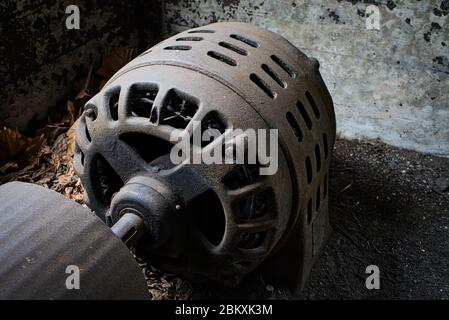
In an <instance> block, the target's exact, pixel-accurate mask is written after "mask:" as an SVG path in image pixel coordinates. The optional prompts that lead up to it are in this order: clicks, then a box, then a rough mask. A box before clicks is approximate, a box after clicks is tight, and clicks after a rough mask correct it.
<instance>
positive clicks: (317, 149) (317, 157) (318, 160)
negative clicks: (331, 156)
mask: <svg viewBox="0 0 449 320" xmlns="http://www.w3.org/2000/svg"><path fill="white" fill-rule="evenodd" d="M315 161H316V172H319V171H320V169H321V151H320V146H319V145H317V144H316V145H315Z"/></svg>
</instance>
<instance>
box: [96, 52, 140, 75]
mask: <svg viewBox="0 0 449 320" xmlns="http://www.w3.org/2000/svg"><path fill="white" fill-rule="evenodd" d="M135 54H136V51H135V50H134V49H132V48H123V47H115V48H112V50H111V52H110V53H109V54H106V55H104V56H103V64H102V65H101V67H100V68H98V70H97V75H99V76H100V77H103V78H105V79H109V78H110V77H112V75H113V74H114V73H116V72H117V71H118V70H119V69H120V68H121V67H123V66H124V65H125V64H127V63H128V62H130V61H131V60H132V59H133V58H134V56H135Z"/></svg>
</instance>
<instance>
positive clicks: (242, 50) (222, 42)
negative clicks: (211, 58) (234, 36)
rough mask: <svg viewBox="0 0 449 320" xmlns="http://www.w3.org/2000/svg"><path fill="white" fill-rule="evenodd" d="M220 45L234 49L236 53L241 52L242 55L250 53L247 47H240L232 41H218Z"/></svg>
mask: <svg viewBox="0 0 449 320" xmlns="http://www.w3.org/2000/svg"><path fill="white" fill-rule="evenodd" d="M218 45H219V46H221V47H223V48H226V49H229V50H231V51H234V52H235V53H238V54H240V55H242V56H247V55H248V51H246V50H245V49H243V48H240V47H238V46H235V45H233V44H232V43H229V42H225V41H221V42H219V43H218Z"/></svg>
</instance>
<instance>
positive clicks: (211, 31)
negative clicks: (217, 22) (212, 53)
mask: <svg viewBox="0 0 449 320" xmlns="http://www.w3.org/2000/svg"><path fill="white" fill-rule="evenodd" d="M188 33H215V30H205V29H203V30H191V31H189V32H188Z"/></svg>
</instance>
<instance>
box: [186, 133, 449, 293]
mask: <svg viewBox="0 0 449 320" xmlns="http://www.w3.org/2000/svg"><path fill="white" fill-rule="evenodd" d="M329 206H330V216H331V223H332V225H333V229H334V231H333V233H332V235H331V236H330V238H329V240H328V242H327V244H326V246H325V248H324V250H323V252H322V253H321V255H320V257H319V258H318V260H317V262H316V264H315V266H314V268H313V270H312V274H311V277H310V280H309V282H308V284H307V285H306V287H305V289H304V290H303V292H302V294H300V295H291V294H289V293H288V292H287V291H286V290H284V289H282V288H272V286H270V285H269V284H266V283H264V282H263V279H261V278H260V277H259V276H257V275H252V276H250V277H248V278H247V279H246V280H245V281H244V282H243V283H242V284H241V285H240V286H239V287H237V288H233V289H219V288H217V287H205V286H194V288H193V296H192V298H194V299H195V298H212V299H214V298H250V299H251V298H275V299H449V159H447V158H440V157H435V156H430V155H423V154H420V153H417V152H413V151H407V150H401V149H398V148H393V147H390V146H386V145H384V144H381V143H378V142H370V143H360V142H354V141H345V140H339V141H337V142H336V146H335V150H334V154H333V162H332V165H331V174H330V205H329ZM371 264H374V265H377V266H378V267H379V269H380V282H381V283H380V286H381V287H380V289H379V290H367V289H366V287H365V279H366V277H367V276H368V275H367V274H365V268H366V267H367V266H368V265H371Z"/></svg>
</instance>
